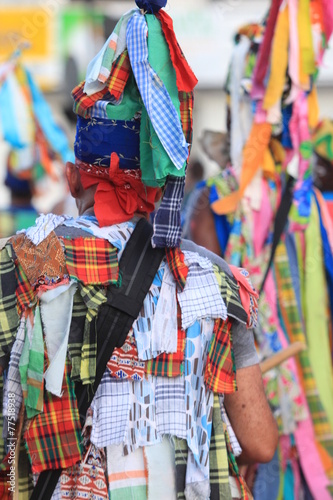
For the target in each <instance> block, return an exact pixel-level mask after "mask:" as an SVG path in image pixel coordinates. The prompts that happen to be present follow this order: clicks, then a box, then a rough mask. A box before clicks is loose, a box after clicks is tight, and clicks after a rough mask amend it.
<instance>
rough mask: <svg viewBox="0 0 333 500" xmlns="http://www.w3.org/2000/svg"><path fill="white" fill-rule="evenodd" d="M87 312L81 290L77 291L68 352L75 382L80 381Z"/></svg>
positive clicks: (72, 377)
mask: <svg viewBox="0 0 333 500" xmlns="http://www.w3.org/2000/svg"><path fill="white" fill-rule="evenodd" d="M87 310H88V309H87V306H86V304H85V303H84V301H83V298H82V297H81V293H80V290H77V291H76V292H75V294H74V300H73V309H72V320H71V326H70V329H69V338H68V352H69V356H70V360H71V363H72V371H71V379H72V380H74V381H77V380H79V379H80V369H81V349H82V344H83V332H84V324H85V321H86V315H87Z"/></svg>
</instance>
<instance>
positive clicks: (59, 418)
mask: <svg viewBox="0 0 333 500" xmlns="http://www.w3.org/2000/svg"><path fill="white" fill-rule="evenodd" d="M62 390H63V395H62V397H61V398H58V397H57V396H54V395H52V394H51V393H50V392H46V394H45V398H44V411H43V413H40V414H39V415H37V416H36V417H34V418H33V419H31V420H30V421H29V422H28V427H27V429H26V432H25V435H24V437H25V440H26V443H27V449H28V453H29V455H30V461H31V467H32V472H33V473H38V472H42V471H43V470H47V469H66V468H67V467H71V466H72V465H74V464H75V463H77V462H79V461H80V460H81V458H82V450H81V427H80V419H79V412H78V409H77V404H76V398H75V392H74V383H73V382H72V380H71V379H70V376H69V363H68V361H67V362H66V366H65V375H64V380H63V386H62Z"/></svg>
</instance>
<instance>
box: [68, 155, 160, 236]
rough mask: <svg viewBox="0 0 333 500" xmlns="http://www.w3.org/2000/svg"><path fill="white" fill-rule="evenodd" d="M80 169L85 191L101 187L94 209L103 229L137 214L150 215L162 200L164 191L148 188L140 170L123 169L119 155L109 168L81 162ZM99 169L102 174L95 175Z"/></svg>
mask: <svg viewBox="0 0 333 500" xmlns="http://www.w3.org/2000/svg"><path fill="white" fill-rule="evenodd" d="M77 166H78V167H79V169H80V174H81V181H82V186H83V187H84V189H87V188H89V187H91V186H94V185H95V184H97V190H96V193H95V207H94V208H95V215H96V217H97V220H98V223H99V225H100V226H101V227H103V226H111V225H112V224H119V223H120V222H125V221H127V220H130V219H132V217H133V216H134V215H135V214H136V213H140V214H147V213H150V212H152V211H153V210H154V208H155V202H156V201H157V200H158V199H159V198H160V195H161V190H160V188H152V187H146V186H144V184H143V183H142V181H141V171H140V170H121V169H120V168H119V157H118V155H117V153H112V154H111V159H110V168H108V169H106V168H102V167H96V166H95V165H88V164H85V163H83V162H78V161H77ZM95 169H97V170H98V172H97V171H96V172H95ZM101 170H103V171H104V172H105V173H104V174H103V175H101V174H100V171H101ZM106 174H108V176H107V175H106Z"/></svg>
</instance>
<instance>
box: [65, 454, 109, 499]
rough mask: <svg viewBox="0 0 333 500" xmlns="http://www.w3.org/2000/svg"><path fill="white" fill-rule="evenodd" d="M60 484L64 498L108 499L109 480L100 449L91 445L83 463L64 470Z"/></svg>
mask: <svg viewBox="0 0 333 500" xmlns="http://www.w3.org/2000/svg"><path fill="white" fill-rule="evenodd" d="M60 486H61V499H62V500H66V499H68V498H71V499H73V500H82V499H84V498H87V499H88V498H90V499H93V500H108V498H109V494H108V487H107V481H106V477H105V472H104V469H103V467H102V459H101V456H100V452H99V450H98V449H97V448H95V447H94V446H91V447H90V449H89V450H88V452H87V454H86V456H85V458H84V461H83V462H82V463H80V464H77V465H74V467H70V468H69V469H66V470H64V471H63V472H62V473H61V477H60Z"/></svg>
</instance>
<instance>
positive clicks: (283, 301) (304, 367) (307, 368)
mask: <svg viewBox="0 0 333 500" xmlns="http://www.w3.org/2000/svg"><path fill="white" fill-rule="evenodd" d="M274 266H275V277H276V282H277V287H278V290H279V299H280V300H279V303H280V310H281V314H282V318H283V322H284V325H285V328H286V330H287V334H288V337H289V339H290V341H291V342H296V341H301V342H303V343H304V344H306V338H305V335H304V329H303V326H302V322H301V319H300V316H299V311H298V306H297V299H296V294H295V290H294V286H293V281H292V277H291V270H290V263H289V259H288V254H287V249H286V245H285V243H284V242H282V241H281V242H280V243H279V245H278V247H277V249H276V252H275V258H274ZM295 359H296V363H297V365H298V369H299V370H298V372H299V374H300V375H301V377H302V382H303V384H302V385H303V388H304V392H305V396H306V399H307V402H308V405H309V409H310V413H311V417H312V421H313V425H314V430H315V435H316V438H317V439H318V441H319V442H320V443H321V444H322V446H323V447H324V448H325V449H326V450H327V452H328V453H329V455H330V456H331V457H333V436H332V429H331V426H330V423H329V420H328V418H327V414H326V411H325V408H324V406H323V404H322V402H321V400H320V396H319V392H318V389H317V385H316V380H315V378H314V375H313V371H312V367H311V363H310V358H309V353H308V351H307V350H304V351H301V352H300V353H299V354H298V356H297V357H296V358H295Z"/></svg>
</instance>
